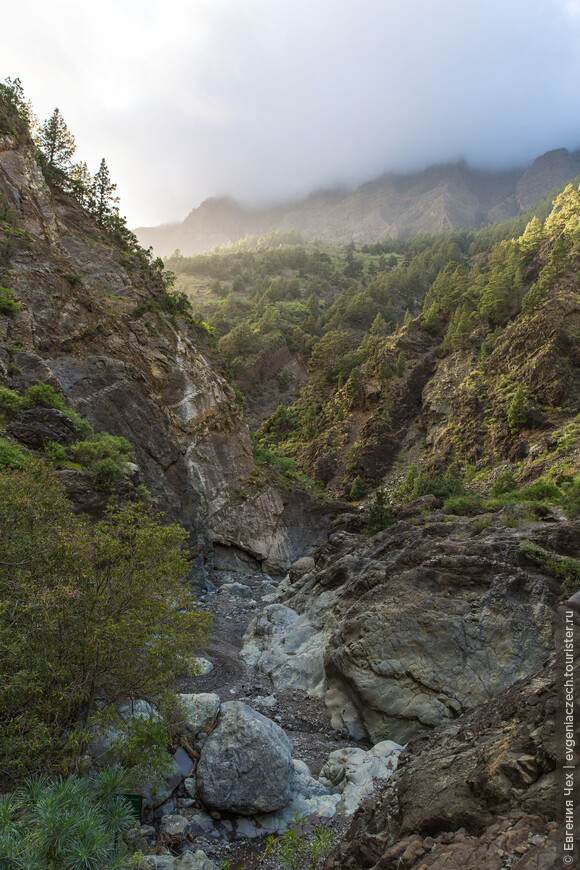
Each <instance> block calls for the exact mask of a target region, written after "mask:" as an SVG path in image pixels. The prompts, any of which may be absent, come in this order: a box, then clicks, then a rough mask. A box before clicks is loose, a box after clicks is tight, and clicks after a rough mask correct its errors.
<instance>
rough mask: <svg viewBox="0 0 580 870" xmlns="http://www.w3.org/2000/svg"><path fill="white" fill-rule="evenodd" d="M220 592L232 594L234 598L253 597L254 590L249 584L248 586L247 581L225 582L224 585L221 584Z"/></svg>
mask: <svg viewBox="0 0 580 870" xmlns="http://www.w3.org/2000/svg"><path fill="white" fill-rule="evenodd" d="M219 591H220V592H226V593H227V594H228V595H231V596H232V597H233V598H252V596H253V594H254V593H253V591H252V590H251V589H250V587H249V586H246V584H245V583H237V582H234V583H224V584H223V586H220V589H219Z"/></svg>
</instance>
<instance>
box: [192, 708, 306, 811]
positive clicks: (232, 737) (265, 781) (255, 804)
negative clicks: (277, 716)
mask: <svg viewBox="0 0 580 870" xmlns="http://www.w3.org/2000/svg"><path fill="white" fill-rule="evenodd" d="M293 775H294V765H293V764H292V744H291V743H290V741H289V740H288V738H287V737H286V735H285V733H284V731H283V730H282V729H281V728H280V726H279V725H276V723H275V722H272V721H271V720H270V719H267V718H266V717H265V716H262V715H261V714H260V713H257V712H256V711H255V710H252V709H251V708H250V707H248V706H247V705H246V704H244V703H243V702H241V701H227V702H226V703H224V704H222V705H221V710H220V715H219V718H218V722H217V726H216V728H215V729H214V730H213V731H212V733H211V734H210V735H209V737H208V738H207V740H206V742H205V744H204V746H203V749H202V753H201V758H200V761H199V764H198V767H197V793H198V795H199V797H200V798H201V799H202V801H203V802H204V803H205V804H206V805H207V806H209V807H212V808H214V809H218V810H227V811H229V812H234V813H239V814H240V815H247V816H251V815H254V814H256V813H264V812H273V811H275V810H278V809H280V808H281V807H284V806H285V805H286V804H287V803H289V801H290V799H291V782H292V778H293Z"/></svg>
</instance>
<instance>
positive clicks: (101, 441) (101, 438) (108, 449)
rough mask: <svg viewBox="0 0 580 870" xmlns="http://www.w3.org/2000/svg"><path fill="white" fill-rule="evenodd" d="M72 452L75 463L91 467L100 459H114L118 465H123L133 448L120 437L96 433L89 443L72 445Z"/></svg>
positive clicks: (81, 442) (106, 433)
mask: <svg viewBox="0 0 580 870" xmlns="http://www.w3.org/2000/svg"><path fill="white" fill-rule="evenodd" d="M73 450H74V453H73V458H74V460H75V462H80V464H81V465H86V466H91V465H93V464H94V463H95V462H98V461H99V460H101V459H114V460H115V461H117V462H118V463H119V464H120V463H125V462H127V460H128V459H129V456H130V455H131V453H132V450H133V448H132V447H131V445H130V444H129V442H128V441H127V439H126V438H123V436H122V435H110V434H109V433H108V432H98V433H97V434H96V435H95V436H94V437H93V439H92V440H90V441H79V442H78V443H77V444H75V445H74V448H73Z"/></svg>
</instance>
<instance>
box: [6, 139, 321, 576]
mask: <svg viewBox="0 0 580 870" xmlns="http://www.w3.org/2000/svg"><path fill="white" fill-rule="evenodd" d="M0 201H1V202H2V203H3V209H4V211H3V218H2V220H1V221H0V224H1V226H0V230H1V232H0V285H1V286H3V287H7V288H9V290H10V291H11V292H12V294H13V296H14V298H15V299H16V300H17V302H18V305H19V306H20V307H19V310H17V311H16V312H10V313H9V314H0V325H1V327H2V328H1V334H2V339H1V340H0V374H2V383H3V384H4V385H5V386H8V387H10V388H11V389H15V390H19V391H22V390H24V389H25V388H27V387H28V386H30V385H31V384H33V383H36V382H38V381H43V382H46V383H48V384H50V385H51V386H52V387H53V388H54V389H56V390H57V391H58V392H60V393H62V394H63V395H64V396H65V397H66V399H67V401H68V402H69V404H71V405H72V406H73V407H74V408H75V409H76V410H77V411H78V412H79V413H80V414H81V415H82V416H84V417H86V418H87V419H88V420H89V422H90V423H91V424H92V425H93V426H94V428H95V429H96V430H97V431H100V430H105V431H108V432H110V433H111V434H113V435H122V436H124V437H126V438H127V440H128V441H129V442H130V443H131V444H132V446H133V448H134V452H135V459H136V462H137V463H138V465H139V468H140V470H141V475H142V480H143V483H144V484H145V485H146V486H147V487H148V489H149V490H150V492H151V494H152V497H153V500H154V503H155V505H156V506H157V507H158V508H159V509H160V510H162V511H164V512H166V514H167V516H168V518H169V519H172V520H178V521H179V522H180V523H181V524H182V525H184V526H185V527H186V528H187V529H188V531H189V532H190V540H191V544H192V548H193V549H194V551H197V552H199V553H202V552H205V553H206V554H209V548H208V544H210V543H212V542H213V541H217V542H219V544H220V545H221V546H222V547H223V548H225V550H226V551H230V552H233V553H234V555H235V554H238V553H242V554H246V555H247V557H248V558H249V559H250V560H253V561H254V563H256V562H257V563H262V562H265V563H266V567H267V568H270V569H271V570H278V571H282V570H284V568H285V567H287V566H288V565H289V564H290V563H291V562H292V561H294V559H295V558H297V556H298V555H301V553H302V550H301V549H300V550H297V549H296V548H297V547H303V539H305V538H308V539H309V541H310V546H311V547H312V546H316V545H317V544H318V543H321V542H322V540H324V537H325V535H326V531H327V529H328V525H329V522H330V520H328V519H327V518H325V517H324V516H319V517H318V518H317V519H314V520H313V521H312V522H310V521H309V519H308V514H304V513H303V511H302V503H301V501H300V496H297V497H294V496H293V495H290V494H288V493H287V492H282V493H281V492H278V491H277V490H276V488H275V487H274V488H273V489H268V488H267V487H262V489H263V490H264V491H261V490H260V488H259V487H256V486H255V485H254V486H253V488H252V493H253V496H252V498H251V499H248V500H247V501H246V500H245V499H246V495H247V494H246V488H247V486H248V481H249V479H250V475H251V474H252V472H253V469H254V461H253V455H252V445H251V443H250V438H249V433H248V429H247V426H246V425H245V423H244V422H243V420H242V417H241V412H240V409H239V406H238V403H237V401H236V397H235V394H234V391H233V389H232V388H231V387H230V386H229V384H228V383H227V381H226V380H225V378H224V377H223V376H222V375H221V374H220V373H219V365H220V362H219V359H218V358H217V357H216V351H215V350H214V349H213V347H212V344H211V339H210V336H209V335H208V333H207V332H206V330H205V329H204V328H203V327H202V326H201V325H200V324H199V323H196V322H194V321H193V320H192V319H191V318H189V317H187V316H185V315H182V314H181V313H180V310H179V308H178V307H175V305H174V304H173V303H172V298H171V296H170V295H168V294H167V292H166V290H165V286H164V284H163V280H162V278H161V274H160V272H159V270H156V269H155V268H154V267H153V266H151V264H150V263H149V261H148V259H147V257H146V255H145V252H143V251H138V250H137V251H136V250H133V249H132V248H131V246H126V245H125V246H123V244H121V243H119V241H118V240H117V241H116V240H115V239H114V238H112V237H111V236H109V235H107V233H106V232H104V231H103V230H102V229H100V228H99V227H98V226H97V224H96V223H95V222H94V220H93V219H92V218H91V217H90V216H89V215H88V214H87V213H86V212H85V211H83V209H82V208H81V206H80V205H79V204H78V202H76V201H75V200H74V199H72V198H71V197H68V196H66V195H65V194H63V193H62V192H59V191H58V190H57V189H49V187H48V186H47V184H46V182H45V180H44V178H43V175H42V173H41V171H40V169H39V167H38V166H37V164H36V162H35V157H34V148H33V147H32V144H31V143H28V144H27V143H26V142H25V143H24V144H23V143H22V141H21V139H19V140H17V139H15V138H11V137H10V136H7V135H5V136H0ZM31 417H35V419H34V420H32V419H29V418H31ZM41 418H42V419H41ZM69 422H70V421H69ZM33 424H34V425H33ZM63 425H64V426H65V427H66V426H67V425H69V424H68V423H67V422H66V421H64V422H63V420H62V419H61V418H60V417H59V416H58V412H56V413H55V412H53V411H47V412H44V411H39V410H38V409H34V410H32V411H26V412H24V413H23V414H21V415H20V418H19V419H18V420H15V421H14V422H13V423H12V431H13V434H14V435H15V436H16V437H20V438H21V439H24V438H27V439H28V442H29V443H30V446H33V447H41V446H42V443H43V442H44V441H46V440H58V441H59V442H60V443H66V439H67V437H68V436H67V432H65V431H64V430H63ZM25 430H26V431H25ZM27 433H28V434H27ZM70 477H71V475H69V478H70ZM69 482H70V485H71V488H72V490H78V489H79V487H80V489H81V490H82V486H81V485H80V482H79V481H78V480H76V479H71V480H70V481H69ZM257 490H258V491H257ZM93 501H94V499H93V500H91V498H90V496H89V494H87V493H84V494H83V492H81V493H80V496H79V504H81V506H82V505H84V504H85V503H86V504H87V505H88V506H89V508H90V510H91V511H92V512H93V513H95V512H98V510H99V509H102V505H99V504H97V503H94V504H93V503H92V502H93ZM242 504H243V511H242V513H240V505H242ZM242 514H243V515H242ZM244 525H245V526H246V531H243V526H244ZM291 527H292V528H291ZM294 528H295V529H296V530H300V533H301V536H302V540H297V541H296V543H294V542H293V531H294ZM298 537H300V536H298Z"/></svg>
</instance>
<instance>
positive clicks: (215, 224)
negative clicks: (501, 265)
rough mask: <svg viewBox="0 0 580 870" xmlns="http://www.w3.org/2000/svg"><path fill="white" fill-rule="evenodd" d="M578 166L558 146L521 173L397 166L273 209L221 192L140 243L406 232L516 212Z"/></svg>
mask: <svg viewBox="0 0 580 870" xmlns="http://www.w3.org/2000/svg"><path fill="white" fill-rule="evenodd" d="M579 173H580V154H579V152H574V153H572V154H571V153H569V152H568V151H566V149H560V150H557V151H551V152H549V153H547V154H544V155H543V156H542V157H540V158H538V159H537V160H536V161H535V162H534V163H533V164H532V166H531V167H529V168H528V169H526V171H525V172H524V173H523V174H522V171H521V170H514V171H510V172H491V171H477V170H473V169H471V168H469V167H468V166H467V165H466V164H464V163H459V164H456V165H449V166H435V167H431V168H429V169H427V170H425V171H424V172H419V173H415V174H410V175H395V174H392V173H391V174H388V175H384V176H382V177H381V178H379V179H377V180H375V181H372V182H369V183H368V184H365V185H363V186H362V187H360V188H358V189H357V190H355V191H353V192H348V191H345V190H340V189H337V190H331V191H322V192H319V193H316V194H313V195H312V196H310V197H308V198H307V199H305V200H302V201H300V202H296V203H286V204H280V205H277V206H275V207H271V208H249V207H245V206H242V205H240V204H239V203H237V202H235V201H234V200H232V199H230V198H227V197H222V198H217V197H216V198H214V199H208V200H206V201H205V202H203V203H202V204H201V205H200V206H199V207H198V208H195V209H193V211H191V212H190V214H189V215H188V216H187V217H186V218H185V220H184V221H183V222H182V223H175V224H166V225H164V226H159V227H139V228H138V229H137V230H136V233H137V236H138V238H139V240H140V242H141V244H143V245H144V246H145V247H147V246H149V245H152V246H153V248H154V250H155V252H156V253H157V254H159V255H160V256H169V255H170V254H171V253H172V252H173V251H174V250H175V249H176V248H179V249H180V250H181V251H182V253H183V254H185V255H190V254H196V253H198V252H200V251H209V250H212V249H213V248H214V247H217V246H221V245H226V244H227V243H228V242H236V241H238V240H239V239H243V238H244V236H246V235H259V234H263V233H271V232H274V231H276V230H297V231H298V232H300V233H302V235H303V236H304V238H306V239H319V240H320V241H322V242H324V243H326V244H329V245H335V244H343V245H344V244H347V243H348V242H350V241H353V240H354V241H355V242H375V241H378V240H380V239H383V238H384V237H385V236H391V237H393V238H406V237H408V236H414V235H417V234H418V233H439V232H445V231H446V230H451V229H454V228H460V227H477V226H480V225H481V224H484V223H490V222H493V221H497V220H503V219H505V218H508V217H512V216H513V215H516V214H518V212H519V211H520V209H525V208H527V207H528V206H530V205H532V204H533V203H535V202H537V201H538V200H539V199H542V198H543V197H546V196H548V194H549V193H551V192H552V191H553V190H554V189H555V188H556V187H558V186H559V185H561V184H563V183H564V182H566V181H568V180H569V179H571V178H574V177H575V176H576V175H578V174H579Z"/></svg>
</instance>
